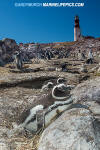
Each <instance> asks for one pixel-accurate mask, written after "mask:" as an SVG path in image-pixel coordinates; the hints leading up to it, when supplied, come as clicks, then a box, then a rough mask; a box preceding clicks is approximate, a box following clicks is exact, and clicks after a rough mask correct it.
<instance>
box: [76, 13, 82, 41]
mask: <svg viewBox="0 0 100 150" xmlns="http://www.w3.org/2000/svg"><path fill="white" fill-rule="evenodd" d="M80 37H81V31H80V25H79V17H78V16H75V26H74V41H78V40H79V39H80Z"/></svg>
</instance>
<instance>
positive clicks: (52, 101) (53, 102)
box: [19, 84, 72, 132]
mask: <svg viewBox="0 0 100 150" xmlns="http://www.w3.org/2000/svg"><path fill="white" fill-rule="evenodd" d="M69 96H70V87H67V86H66V85H64V84H58V85H56V86H54V87H53V89H52V90H51V93H48V94H47V96H45V97H43V98H39V99H37V100H36V101H35V102H34V104H33V105H32V107H31V108H29V109H27V110H26V111H24V112H23V113H22V115H21V116H20V118H19V124H20V125H19V127H23V128H25V129H27V130H29V131H31V132H34V131H37V122H36V112H37V111H39V110H43V112H44V117H45V126H47V125H48V124H49V123H50V121H51V120H52V119H53V118H54V117H55V116H57V114H58V112H59V113H61V112H63V111H64V110H66V109H67V108H68V107H69V106H70V105H71V104H72V99H71V98H69Z"/></svg>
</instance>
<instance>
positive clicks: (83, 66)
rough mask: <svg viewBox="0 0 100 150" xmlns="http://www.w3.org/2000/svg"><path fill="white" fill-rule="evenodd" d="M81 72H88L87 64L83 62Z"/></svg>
mask: <svg viewBox="0 0 100 150" xmlns="http://www.w3.org/2000/svg"><path fill="white" fill-rule="evenodd" d="M80 72H83V73H87V72H88V71H87V69H86V66H85V65H84V64H83V65H82V66H81V68H80Z"/></svg>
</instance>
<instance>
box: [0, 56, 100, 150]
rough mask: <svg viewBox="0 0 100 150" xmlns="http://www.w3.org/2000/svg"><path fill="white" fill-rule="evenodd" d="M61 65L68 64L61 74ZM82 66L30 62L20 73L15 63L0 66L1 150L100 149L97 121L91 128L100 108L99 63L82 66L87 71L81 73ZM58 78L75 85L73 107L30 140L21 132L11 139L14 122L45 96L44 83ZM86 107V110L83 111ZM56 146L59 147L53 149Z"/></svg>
mask: <svg viewBox="0 0 100 150" xmlns="http://www.w3.org/2000/svg"><path fill="white" fill-rule="evenodd" d="M63 62H66V63H67V71H66V72H62V71H61V69H60V66H61V64H62V63H63ZM82 64H84V61H79V60H74V59H72V58H65V59H59V60H58V59H52V60H50V61H47V60H45V61H44V60H37V61H35V60H33V61H32V63H31V64H25V65H24V68H23V69H22V70H17V69H16V67H15V66H14V64H8V65H6V66H5V67H0V146H1V149H3V150H26V149H27V150H31V149H32V150H33V149H34V150H37V149H38V148H39V150H47V149H48V150H49V149H52V150H55V149H56V150H65V149H66V150H71V149H72V150H73V149H74V150H80V149H81V148H82V150H83V149H84V150H99V149H100V147H99V145H100V143H99V140H98V137H99V132H98V131H99V125H98V124H99V123H98V122H99V120H98V121H97V124H96V122H95V129H94V128H93V125H94V124H93V121H94V117H95V116H96V119H98V118H99V114H100V111H99V107H100V106H99V103H97V101H99V97H100V96H99V95H100V94H99V87H100V86H99V85H100V78H99V76H100V73H99V70H100V69H99V61H98V62H96V63H94V64H92V65H85V66H84V67H85V70H87V71H84V67H83V65H82ZM56 68H58V69H56ZM58 77H64V78H66V79H67V82H68V84H71V85H75V89H74V90H73V91H71V93H72V95H73V97H74V99H75V101H74V104H73V106H72V108H71V109H70V110H68V112H67V111H66V112H65V113H64V114H63V115H62V116H60V118H58V119H57V120H56V121H54V122H53V123H52V124H51V125H50V126H48V127H47V129H45V130H44V132H43V134H42V133H39V134H37V135H34V136H31V138H29V137H27V135H26V133H21V134H17V135H16V134H15V135H13V136H12V137H10V132H9V131H10V130H11V129H12V128H13V126H14V123H15V122H16V120H18V118H19V116H20V114H21V113H22V112H23V110H25V109H26V108H27V107H30V106H31V105H32V104H33V103H34V100H35V99H36V98H37V97H41V96H43V95H44V94H45V93H44V92H41V87H42V85H43V84H44V82H45V81H47V80H50V79H56V78H58ZM94 91H95V92H94ZM91 95H92V96H91ZM83 99H85V101H84V100H83ZM76 103H77V104H80V105H84V107H83V106H82V107H81V108H80V105H78V106H75V104H76ZM85 106H87V107H88V108H87V107H86V108H85ZM78 107H79V108H78ZM94 114H95V115H94ZM58 122H59V123H58ZM67 123H68V124H67ZM96 125H97V126H96ZM63 126H64V128H63ZM85 129H86V130H85ZM66 131H67V132H66ZM47 133H48V134H47ZM41 134H42V136H41ZM47 135H48V138H47ZM69 135H70V136H69ZM81 135H82V136H81ZM87 135H88V136H87ZM80 137H81V138H80ZM39 139H40V142H39ZM63 139H64V142H63ZM66 141H67V143H66ZM87 141H89V142H87ZM58 143H60V144H58ZM69 143H70V144H69ZM38 144H39V145H38ZM80 144H81V145H84V147H81V148H80V146H79V145H80ZM56 145H58V146H57V147H56ZM85 147H87V149H85ZM62 148H63V149H62Z"/></svg>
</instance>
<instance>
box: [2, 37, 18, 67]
mask: <svg viewBox="0 0 100 150" xmlns="http://www.w3.org/2000/svg"><path fill="white" fill-rule="evenodd" d="M18 49H19V47H18V45H17V43H16V41H15V40H13V39H8V38H5V39H3V40H1V41H0V57H1V60H2V61H3V62H4V64H6V63H8V62H11V61H13V58H12V56H13V54H14V52H15V51H17V50H18ZM1 64H2V63H1ZM1 66H2V65H1Z"/></svg>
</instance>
